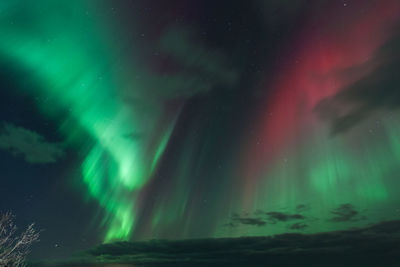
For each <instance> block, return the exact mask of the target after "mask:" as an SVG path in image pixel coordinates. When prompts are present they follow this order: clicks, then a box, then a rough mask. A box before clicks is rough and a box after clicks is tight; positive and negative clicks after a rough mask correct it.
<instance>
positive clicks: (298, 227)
mask: <svg viewBox="0 0 400 267" xmlns="http://www.w3.org/2000/svg"><path fill="white" fill-rule="evenodd" d="M307 227H308V225H307V224H305V223H294V224H292V225H290V226H289V229H291V230H304V229H305V228H307Z"/></svg>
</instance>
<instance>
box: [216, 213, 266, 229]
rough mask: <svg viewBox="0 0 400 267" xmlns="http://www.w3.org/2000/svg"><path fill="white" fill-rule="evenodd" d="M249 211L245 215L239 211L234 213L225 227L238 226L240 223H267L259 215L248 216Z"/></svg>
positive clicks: (255, 224) (261, 224) (256, 224)
mask: <svg viewBox="0 0 400 267" xmlns="http://www.w3.org/2000/svg"><path fill="white" fill-rule="evenodd" d="M248 215H249V214H248V213H246V214H244V216H240V215H239V214H237V213H233V214H232V217H231V222H229V223H227V224H224V225H223V226H225V227H237V226H239V225H252V226H264V225H266V224H267V222H266V221H264V220H263V219H261V218H259V217H248Z"/></svg>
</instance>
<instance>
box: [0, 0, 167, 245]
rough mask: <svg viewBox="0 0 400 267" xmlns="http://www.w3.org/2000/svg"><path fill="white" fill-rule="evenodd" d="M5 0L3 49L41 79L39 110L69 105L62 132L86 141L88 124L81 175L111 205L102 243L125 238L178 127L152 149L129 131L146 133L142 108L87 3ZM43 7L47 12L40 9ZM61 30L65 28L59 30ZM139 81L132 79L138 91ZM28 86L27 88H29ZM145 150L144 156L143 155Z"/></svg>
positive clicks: (55, 111)
mask: <svg viewBox="0 0 400 267" xmlns="http://www.w3.org/2000/svg"><path fill="white" fill-rule="evenodd" d="M6 2H7V3H9V4H8V5H6V4H4V3H3V4H1V6H0V7H1V8H2V11H3V12H2V13H1V16H0V25H1V26H0V29H1V31H2V37H1V41H0V52H1V53H2V54H3V55H6V57H7V58H9V59H11V60H12V61H13V62H15V63H16V64H18V65H19V66H21V68H23V69H27V70H29V71H30V72H31V73H33V74H34V76H35V78H37V79H38V80H40V81H41V83H42V84H41V86H40V88H41V89H39V90H40V91H36V90H34V88H33V87H32V88H26V90H29V91H30V92H31V93H32V94H33V95H34V96H39V97H40V98H43V99H48V103H41V104H40V106H39V108H40V109H41V110H42V111H43V112H44V113H45V114H47V115H49V116H54V115H56V114H60V113H62V112H65V111H68V116H67V118H65V121H64V122H63V125H62V126H61V127H60V130H61V131H62V132H63V134H64V135H65V136H66V138H67V139H68V140H72V141H73V142H74V143H75V144H77V145H80V146H86V144H87V142H88V140H86V139H85V138H84V137H83V136H81V135H79V134H77V131H76V128H81V129H84V132H86V133H87V134H89V135H90V137H91V138H92V140H93V141H94V145H92V148H90V149H89V152H88V153H87V157H86V159H85V160H84V162H83V164H82V175H83V181H84V182H85V183H86V184H87V187H88V192H89V194H90V196H91V197H93V198H95V199H97V200H98V202H99V204H100V206H102V207H103V208H104V209H105V211H106V214H107V215H106V219H105V221H104V222H105V224H106V225H107V228H108V230H107V233H106V235H105V241H111V240H114V239H127V238H129V235H130V233H131V231H132V230H133V228H134V225H135V209H136V207H135V198H136V195H137V192H138V190H140V189H141V188H142V187H143V186H144V185H145V183H146V182H147V180H148V179H149V178H150V177H151V175H152V171H154V169H155V166H156V163H157V161H158V160H159V158H160V157H161V155H162V152H163V151H164V149H165V147H166V145H167V142H168V139H169V136H170V134H171V132H172V129H173V125H172V126H170V127H169V128H168V130H167V133H166V134H165V135H164V134H163V133H160V134H159V136H160V137H161V141H160V142H159V143H160V145H159V146H158V147H156V148H154V149H155V151H153V150H151V149H150V151H149V147H148V142H147V140H146V139H144V140H132V139H129V138H126V137H125V135H127V134H129V133H132V132H137V131H141V130H142V128H141V121H140V120H139V119H137V117H140V115H138V114H133V112H132V109H131V108H130V107H129V106H128V105H127V104H126V103H125V102H124V101H123V100H122V99H121V97H120V90H119V85H118V83H117V82H116V81H117V80H119V79H120V77H116V76H115V75H113V74H112V73H113V72H114V70H113V68H114V66H115V65H114V63H113V62H112V61H111V60H110V59H109V58H110V56H111V55H110V53H108V51H109V50H110V49H111V50H112V49H114V47H105V46H104V45H103V44H105V43H106V42H105V41H104V40H105V39H104V38H108V36H102V35H100V34H98V32H97V30H98V27H100V25H96V23H94V21H96V20H92V18H90V17H88V16H87V13H86V12H85V10H87V8H88V7H87V6H85V4H83V3H81V2H73V3H72V2H70V1H57V4H55V3H54V1H49V0H48V1H41V4H40V8H38V6H39V5H38V4H37V3H36V2H35V1H26V3H24V7H25V8H21V6H20V5H15V6H14V5H12V4H11V2H10V1H6ZM43 10H45V13H43ZM60 29H62V31H60ZM138 86H139V84H132V87H133V88H135V87H136V88H137V91H138V92H139V94H140V92H141V91H140V88H138ZM24 89H25V88H24ZM144 155H146V157H144Z"/></svg>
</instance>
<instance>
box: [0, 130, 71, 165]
mask: <svg viewBox="0 0 400 267" xmlns="http://www.w3.org/2000/svg"><path fill="white" fill-rule="evenodd" d="M0 149H3V150H7V151H9V152H10V153H11V154H13V155H14V156H22V157H23V158H24V159H25V161H26V162H28V163H32V164H44V163H52V162H56V161H57V160H58V159H59V158H60V157H62V156H63V155H64V150H63V147H62V145H61V144H60V143H51V142H47V141H46V140H45V139H44V137H43V136H41V135H40V134H38V133H36V132H34V131H32V130H28V129H25V128H23V127H19V126H15V125H13V124H10V123H5V124H4V126H3V127H2V129H0Z"/></svg>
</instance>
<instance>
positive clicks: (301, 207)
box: [296, 204, 310, 212]
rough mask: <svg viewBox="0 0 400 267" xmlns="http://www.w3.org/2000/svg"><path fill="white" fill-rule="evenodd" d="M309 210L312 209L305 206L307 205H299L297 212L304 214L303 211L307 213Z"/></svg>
mask: <svg viewBox="0 0 400 267" xmlns="http://www.w3.org/2000/svg"><path fill="white" fill-rule="evenodd" d="M309 209H310V207H309V206H307V205H305V204H299V205H297V206H296V211H297V212H303V211H307V210H309Z"/></svg>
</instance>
